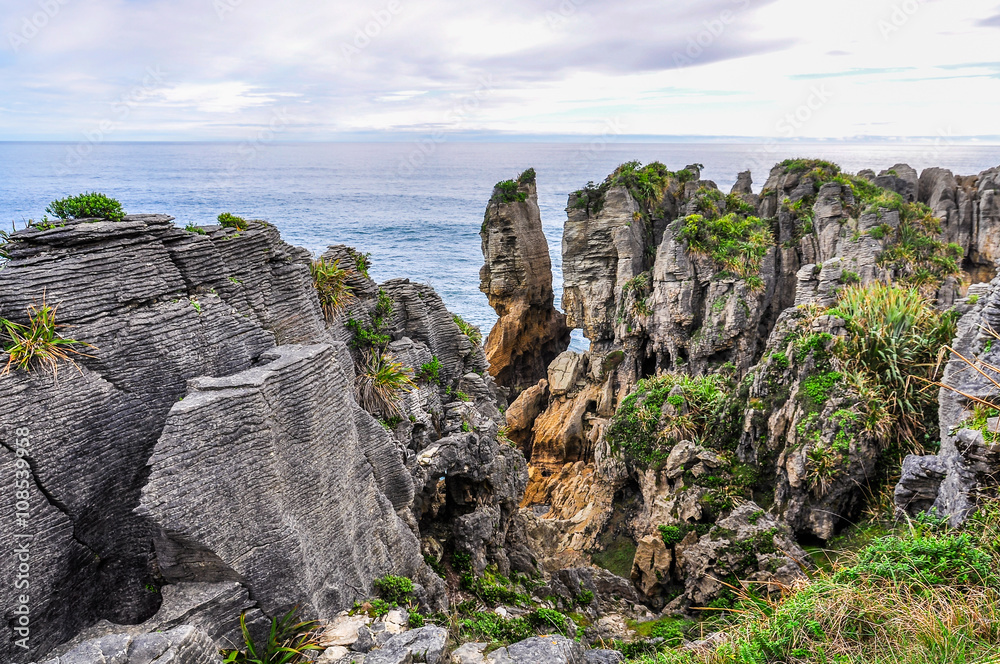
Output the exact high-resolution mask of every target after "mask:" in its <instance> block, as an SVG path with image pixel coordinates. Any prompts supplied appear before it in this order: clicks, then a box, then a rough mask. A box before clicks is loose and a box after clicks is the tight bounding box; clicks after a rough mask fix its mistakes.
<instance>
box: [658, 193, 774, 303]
mask: <svg viewBox="0 0 1000 664" xmlns="http://www.w3.org/2000/svg"><path fill="white" fill-rule="evenodd" d="M706 213H707V214H708V216H707V217H706V216H703V215H700V214H692V215H689V216H687V217H686V218H685V219H684V223H683V226H682V227H681V229H680V231H679V232H678V234H677V239H678V240H679V241H681V242H687V244H688V250H689V251H693V252H695V253H699V254H703V255H705V256H710V257H711V258H712V260H713V261H715V263H716V264H717V265H718V266H719V267H720V268H721V269H723V270H725V271H727V272H732V273H733V274H735V275H736V276H738V277H739V278H741V279H743V280H744V281H745V282H746V283H747V286H748V287H749V288H750V290H752V291H758V290H761V289H763V288H764V280H763V279H762V278H761V276H760V268H761V263H762V262H763V260H764V257H765V256H766V255H767V252H768V251H769V250H770V248H771V247H772V246H773V244H774V235H773V234H772V233H771V227H770V225H769V224H768V223H767V222H765V221H762V220H761V219H759V218H757V217H754V216H743V215H742V214H740V213H738V212H729V213H728V214H726V215H719V214H718V212H717V211H716V209H715V208H714V207H711V208H709V209H706Z"/></svg>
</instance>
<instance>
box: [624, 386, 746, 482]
mask: <svg viewBox="0 0 1000 664" xmlns="http://www.w3.org/2000/svg"><path fill="white" fill-rule="evenodd" d="M675 387H680V389H681V390H682V392H683V396H684V403H685V404H686V407H687V412H683V413H678V414H676V415H674V416H671V417H666V416H664V418H663V420H664V421H662V422H661V409H662V408H663V404H664V403H665V402H666V401H667V398H668V397H669V395H670V392H671V391H672V390H673V389H674V388H675ZM731 388H732V385H731V384H730V383H729V381H728V380H727V379H726V378H725V377H723V376H721V375H719V374H713V375H709V376H703V377H700V378H691V377H690V376H687V375H683V374H680V375H675V374H666V375H663V376H660V377H657V378H647V379H644V380H641V381H639V383H638V384H637V385H636V388H635V390H634V391H633V392H632V393H631V394H629V395H628V396H626V397H625V398H624V399H622V402H621V403H620V404H619V406H618V410H617V411H616V412H615V415H614V418H613V419H612V420H611V425H610V426H609V427H608V429H607V433H606V440H607V441H608V443H609V445H610V446H611V448H612V449H613V450H615V451H616V452H619V453H621V454H623V455H624V456H625V458H626V459H627V460H629V461H630V462H632V463H634V464H636V465H637V466H640V467H646V466H650V465H654V464H656V463H660V462H662V461H665V460H666V458H667V457H668V456H669V455H670V450H671V449H672V448H673V446H674V445H675V444H676V443H677V442H679V441H681V440H683V439H685V438H692V439H700V438H704V437H705V436H706V434H707V429H708V427H709V425H711V424H712V423H714V422H715V421H716V420H717V418H718V415H719V413H720V411H721V409H722V407H723V405H724V402H725V401H726V397H727V390H730V389H731Z"/></svg>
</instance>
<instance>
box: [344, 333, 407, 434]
mask: <svg viewBox="0 0 1000 664" xmlns="http://www.w3.org/2000/svg"><path fill="white" fill-rule="evenodd" d="M412 373H413V372H412V371H411V370H410V369H409V368H407V367H406V366H404V365H403V363H402V362H398V361H396V359H395V358H394V357H392V356H391V355H388V354H385V353H382V352H380V351H378V350H377V349H376V350H370V351H365V352H364V353H363V354H362V362H361V366H360V367H359V368H358V375H357V377H356V378H355V379H354V391H355V394H356V396H357V399H358V403H359V404H360V405H361V407H362V408H364V409H365V410H367V411H368V412H369V413H372V414H373V415H375V416H377V417H381V418H384V419H390V418H396V417H402V416H403V411H402V409H401V408H400V407H399V400H400V398H401V397H402V395H403V394H404V393H406V392H409V391H410V390H412V389H414V388H415V387H416V383H414V382H413V377H412Z"/></svg>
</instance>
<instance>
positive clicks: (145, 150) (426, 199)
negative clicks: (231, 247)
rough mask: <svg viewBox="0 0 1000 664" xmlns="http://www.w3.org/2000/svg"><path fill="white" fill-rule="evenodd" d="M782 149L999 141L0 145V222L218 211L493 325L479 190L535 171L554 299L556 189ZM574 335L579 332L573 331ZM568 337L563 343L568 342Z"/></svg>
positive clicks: (964, 155) (894, 159)
mask: <svg viewBox="0 0 1000 664" xmlns="http://www.w3.org/2000/svg"><path fill="white" fill-rule="evenodd" d="M790 157H815V158H822V159H828V160H831V161H834V162H836V163H838V164H840V166H841V167H842V168H843V169H844V170H847V171H850V172H857V171H858V170H861V169H863V168H872V169H875V170H876V171H878V170H880V169H885V168H889V167H890V166H892V165H893V164H896V163H899V162H905V163H908V164H910V165H911V166H913V167H914V168H916V169H917V170H918V171H919V170H921V169H922V168H925V167H929V166H942V167H945V168H949V169H952V170H953V171H954V172H955V173H956V174H965V175H969V174H977V173H979V172H981V171H983V170H985V169H987V168H991V167H994V166H997V165H1000V147H998V146H978V145H968V144H961V145H953V144H948V143H947V142H939V143H937V144H923V145H912V144H904V143H860V144H844V143H816V144H806V143H796V144H787V143H770V144H746V143H742V144H722V143H706V144H697V143H618V142H609V141H608V140H606V139H598V140H595V141H593V142H589V143H579V144H572V143H522V142H510V143H478V142H440V143H433V142H430V141H425V142H423V143H420V142H412V143H277V142H275V143H261V142H257V143H243V144H239V143H98V144H91V143H80V144H75V143H0V223H4V224H6V225H9V224H10V223H11V222H14V223H16V224H17V225H18V227H21V225H22V224H23V222H25V221H27V220H28V219H32V218H33V219H39V218H40V217H41V216H42V214H43V213H44V210H45V206H46V205H47V204H48V203H49V202H50V201H51V200H53V199H55V198H61V197H64V196H67V195H71V194H77V193H81V192H83V191H100V192H103V193H105V194H108V195H110V196H113V197H115V198H117V199H119V200H120V201H121V202H122V204H123V206H124V208H125V210H126V211H127V212H129V213H165V214H169V215H172V216H174V217H176V218H177V223H178V224H180V225H184V224H187V223H195V224H207V223H213V222H214V220H215V218H216V216H217V215H218V214H219V213H220V212H232V213H234V214H237V215H240V216H243V217H252V218H259V219H266V220H268V221H270V222H272V223H274V224H275V225H276V226H277V227H278V228H279V229H280V230H281V234H282V237H283V238H284V239H285V240H287V241H288V242H291V243H293V244H296V245H300V246H303V247H306V248H308V249H309V250H311V251H313V252H315V253H320V252H322V251H323V250H324V249H325V247H326V246H328V245H330V244H348V245H351V246H354V247H356V248H358V249H360V250H362V251H367V252H371V254H372V258H373V268H372V270H371V272H372V276H373V277H374V278H375V279H376V280H378V281H382V280H385V279H390V278H394V277H408V278H410V279H412V280H414V281H419V282H424V283H428V284H431V285H432V286H433V287H434V288H435V289H437V291H438V292H439V293H440V294H441V295H442V297H443V298H444V300H445V302H446V303H447V305H448V307H449V309H451V310H452V311H454V312H455V313H459V314H461V315H462V316H463V317H465V318H466V319H467V320H469V321H470V322H472V323H474V324H476V325H479V326H480V327H481V328H482V329H483V331H484V333H485V332H486V331H488V330H489V329H490V328H491V327H492V325H493V323H494V322H495V321H496V316H495V314H494V313H493V310H492V309H490V307H489V305H488V303H487V301H486V297H485V296H484V295H483V294H482V293H480V291H479V268H480V266H481V265H482V262H483V260H482V253H481V249H480V238H479V228H480V225H481V224H482V220H483V213H484V211H485V208H486V202H487V201H488V200H489V197H490V193H491V192H492V189H493V185H494V184H495V183H496V182H498V181H500V180H505V179H508V178H512V177H515V176H516V175H517V174H518V173H520V172H521V171H522V170H524V169H525V168H528V167H529V166H530V167H533V168H534V169H535V171H536V172H537V178H538V192H539V206H540V208H541V212H542V223H543V225H544V230H545V234H546V237H547V239H548V243H549V251H550V254H551V256H552V263H553V268H554V270H555V285H556V302H557V304H558V303H559V301H560V297H561V284H562V277H561V264H562V261H561V241H562V226H563V222H564V220H565V218H566V214H565V207H566V200H567V195H568V194H569V193H570V192H571V191H574V190H576V189H579V188H581V187H582V186H584V185H585V184H587V182H588V181H595V182H600V181H601V180H603V179H604V177H605V176H606V175H607V174H608V173H609V172H611V171H612V170H613V169H614V168H615V167H616V166H617V165H618V164H620V163H622V162H625V161H629V160H633V159H638V160H640V161H643V162H649V161H654V160H658V161H662V162H663V163H664V164H666V165H667V166H668V167H669V168H671V169H674V170H677V169H680V168H683V167H684V166H686V165H688V164H693V163H699V164H703V165H704V170H703V172H702V177H704V178H706V179H710V180H714V181H715V182H716V183H717V184H718V185H719V187H721V188H722V189H724V190H726V191H728V189H729V187H731V186H732V184H733V182H735V180H736V175H737V173H739V172H740V171H743V170H746V169H748V168H749V169H751V170H752V172H753V178H754V188H755V190H757V191H759V190H760V187H761V186H762V185H763V183H764V181H765V180H766V178H767V171H768V170H769V168H770V167H771V166H772V165H774V164H775V163H776V162H779V161H781V160H783V159H786V158H790ZM577 342H579V338H577ZM575 345H576V344H575Z"/></svg>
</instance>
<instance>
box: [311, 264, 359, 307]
mask: <svg viewBox="0 0 1000 664" xmlns="http://www.w3.org/2000/svg"><path fill="white" fill-rule="evenodd" d="M309 271H310V273H311V274H312V280H313V288H315V289H316V295H317V297H318V298H319V304H320V308H321V309H322V310H323V316H324V318H326V320H327V321H332V320H333V319H334V318H336V317H337V314H338V313H339V312H340V311H341V310H342V309H343V308H344V307H346V306H347V304H348V302H350V301H351V300H353V299H354V291H353V289H352V288H351V286H350V285H349V284H348V283H347V280H348V278H349V276H350V273H349V272H348V271H347V270H345V269H343V268H341V267H340V264H339V261H332V262H330V261H327V260H326V259H325V258H320V259H318V260H314V261H313V262H312V263H310V265H309Z"/></svg>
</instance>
